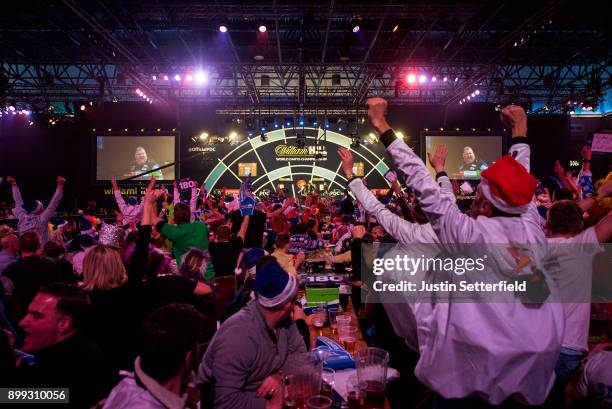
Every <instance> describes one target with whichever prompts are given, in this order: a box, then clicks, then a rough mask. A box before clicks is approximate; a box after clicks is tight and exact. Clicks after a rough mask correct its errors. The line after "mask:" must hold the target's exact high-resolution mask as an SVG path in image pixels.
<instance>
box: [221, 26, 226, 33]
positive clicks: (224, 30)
mask: <svg viewBox="0 0 612 409" xmlns="http://www.w3.org/2000/svg"><path fill="white" fill-rule="evenodd" d="M219 31H221V32H222V33H227V27H225V26H219Z"/></svg>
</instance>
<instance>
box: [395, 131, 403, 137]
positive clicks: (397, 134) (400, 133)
mask: <svg viewBox="0 0 612 409" xmlns="http://www.w3.org/2000/svg"><path fill="white" fill-rule="evenodd" d="M395 136H396V137H397V139H404V133H403V132H400V131H397V132H395Z"/></svg>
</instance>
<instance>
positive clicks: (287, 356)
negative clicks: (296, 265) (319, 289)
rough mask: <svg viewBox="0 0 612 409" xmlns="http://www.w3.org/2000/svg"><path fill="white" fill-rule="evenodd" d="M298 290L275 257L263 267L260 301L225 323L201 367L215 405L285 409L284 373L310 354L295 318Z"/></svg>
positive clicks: (259, 281) (257, 283) (258, 291)
mask: <svg viewBox="0 0 612 409" xmlns="http://www.w3.org/2000/svg"><path fill="white" fill-rule="evenodd" d="M297 288H298V286H297V280H296V279H295V277H294V276H292V275H291V274H288V273H287V272H286V271H284V270H283V269H282V268H281V267H280V266H279V265H278V263H276V262H275V261H272V260H271V261H268V262H267V263H265V264H263V265H262V266H260V268H259V269H258V271H257V275H256V277H255V286H254V290H255V294H256V299H255V300H252V301H251V302H249V303H248V304H247V306H246V307H244V308H243V309H242V310H240V312H238V313H237V314H235V315H233V316H232V317H230V318H229V319H228V320H227V321H225V322H224V323H223V324H222V325H221V328H220V329H219V330H218V331H217V333H216V334H215V336H214V338H213V339H212V341H211V343H210V345H209V346H208V349H207V350H206V353H205V355H204V358H203V359H202V363H201V364H200V367H199V369H198V374H197V377H196V382H197V383H198V384H200V385H208V386H209V387H210V388H211V389H212V391H211V392H212V396H211V399H212V401H213V402H214V407H215V408H217V409H224V408H228V409H229V408H232V409H243V408H264V407H265V408H273V407H280V405H281V396H280V391H281V384H280V375H279V371H281V370H282V369H283V368H284V367H285V365H286V364H287V363H288V362H291V361H292V360H294V359H296V358H297V357H298V356H299V354H300V353H304V352H306V348H305V346H304V340H303V338H302V336H301V335H300V332H299V331H298V329H297V327H296V325H295V323H294V322H293V320H292V319H291V315H292V313H293V304H294V300H295V297H296V295H297ZM245 345H248V347H246V348H245Z"/></svg>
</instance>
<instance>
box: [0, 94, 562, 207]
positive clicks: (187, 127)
mask: <svg viewBox="0 0 612 409" xmlns="http://www.w3.org/2000/svg"><path fill="white" fill-rule="evenodd" d="M388 117H389V122H390V123H391V124H392V126H393V127H394V128H395V129H397V130H401V131H402V132H403V133H404V135H407V136H409V138H408V143H409V145H410V146H412V147H414V148H415V151H416V152H420V146H419V139H420V138H419V135H420V133H421V132H422V131H423V129H424V128H429V129H436V128H438V129H439V128H440V127H443V128H445V130H454V128H460V129H461V130H465V129H471V128H476V129H477V130H478V131H484V130H486V129H487V128H491V132H492V133H493V134H504V133H503V129H502V128H501V123H500V121H499V112H496V111H495V110H494V108H493V106H492V105H491V104H470V105H457V106H452V107H449V109H448V110H447V111H445V110H444V107H440V106H424V105H423V106H406V107H390V108H389V113H388ZM34 121H35V124H34V125H33V126H29V125H28V124H27V120H25V119H24V118H21V117H17V116H11V117H9V118H6V117H4V118H2V120H0V176H6V175H14V176H15V177H16V178H17V179H18V181H19V183H20V186H21V189H22V191H23V195H24V196H25V197H27V198H30V197H31V198H39V199H41V200H44V201H45V202H46V201H47V200H48V197H50V195H51V194H52V192H53V189H54V186H55V177H56V176H57V175H58V174H62V175H64V176H66V178H67V179H68V184H67V185H66V195H65V196H66V198H65V199H64V201H63V203H62V207H63V208H66V209H75V208H77V206H79V207H83V206H84V205H85V202H86V201H87V200H89V199H97V200H99V201H101V200H102V199H101V197H102V196H103V191H102V189H101V188H100V187H93V186H92V180H93V177H92V171H93V166H94V163H93V153H94V149H93V146H92V142H93V137H92V135H93V133H94V132H92V129H94V128H95V129H96V132H95V133H100V132H105V131H107V130H108V129H109V128H110V129H112V130H113V132H114V131H115V130H120V131H123V130H124V129H125V128H127V129H128V130H129V134H139V132H140V129H142V128H144V129H146V130H155V129H157V128H161V129H162V130H166V131H170V130H172V129H173V128H175V129H176V132H177V133H179V135H180V152H181V157H183V158H184V157H186V156H187V155H188V154H189V153H188V148H189V146H190V145H192V144H193V142H192V141H191V138H192V137H193V136H196V135H199V133H200V132H201V131H202V130H207V131H208V132H209V133H211V134H212V133H217V134H220V135H221V134H226V133H229V131H230V130H232V129H234V124H232V123H230V121H228V120H227V117H219V116H217V115H216V114H215V107H213V106H207V105H198V106H182V107H179V108H177V107H159V106H156V105H155V104H153V105H147V104H142V103H114V104H107V105H104V106H98V107H93V108H91V109H88V110H86V111H84V112H77V114H76V118H75V121H74V122H73V123H65V124H63V123H57V124H56V125H54V126H52V125H50V124H49V123H48V122H47V121H46V120H44V119H42V118H38V117H35V118H34ZM235 130H236V131H238V132H241V133H243V134H244V132H245V131H244V129H235ZM370 131H371V128H370V126H369V125H368V124H367V123H366V124H363V125H360V128H359V134H360V135H367V134H368V133H369V132H370ZM529 132H530V135H529V136H530V141H531V144H532V145H533V146H534V147H535V152H534V156H533V158H534V159H533V160H532V171H533V172H534V173H544V174H550V169H551V166H552V163H554V160H555V159H556V158H563V157H567V156H568V155H569V153H568V152H565V151H564V149H565V147H566V146H567V145H568V144H567V143H566V141H567V139H568V137H569V117H566V116H532V117H530V118H529ZM255 137H257V136H255ZM223 149H225V148H223ZM330 154H331V155H335V152H330ZM206 160H208V161H210V160H213V161H214V160H215V159H214V157H211V155H208V156H206ZM206 167H207V166H205V164H203V163H202V162H201V159H197V160H193V161H189V162H186V163H184V164H183V165H182V166H181V175H182V176H183V177H184V176H191V175H199V174H200V173H201V172H202V169H203V168H206ZM9 195H10V189H9V187H8V185H7V184H6V183H3V184H2V185H1V186H0V198H1V199H2V200H6V199H7V198H8V197H9ZM77 197H78V202H77ZM111 203H112V201H111Z"/></svg>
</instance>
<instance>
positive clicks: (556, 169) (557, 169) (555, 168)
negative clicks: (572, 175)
mask: <svg viewBox="0 0 612 409" xmlns="http://www.w3.org/2000/svg"><path fill="white" fill-rule="evenodd" d="M553 172H555V175H557V177H558V178H559V179H562V178H563V177H565V169H563V165H561V162H559V160H556V161H555V164H554V166H553Z"/></svg>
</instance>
